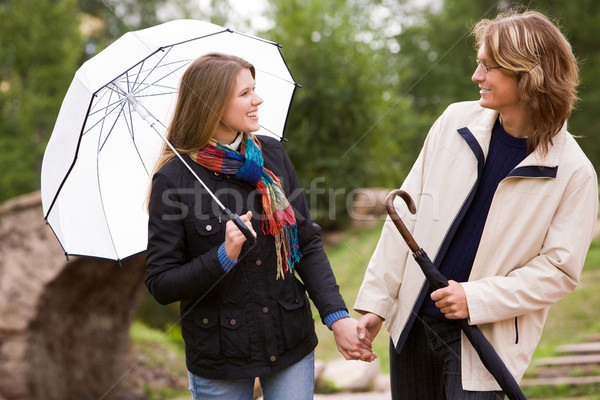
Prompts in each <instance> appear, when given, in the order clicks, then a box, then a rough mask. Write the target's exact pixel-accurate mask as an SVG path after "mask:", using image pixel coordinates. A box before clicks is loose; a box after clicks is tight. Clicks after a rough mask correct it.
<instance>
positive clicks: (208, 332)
mask: <svg viewBox="0 0 600 400" xmlns="http://www.w3.org/2000/svg"><path fill="white" fill-rule="evenodd" d="M183 322H184V323H182V331H183V332H182V333H184V334H187V335H189V336H190V337H193V343H192V345H191V349H192V350H193V352H194V353H195V354H196V355H197V356H198V357H199V358H200V359H202V358H217V357H218V356H219V353H220V350H221V348H220V342H219V319H218V313H217V312H214V311H209V312H203V311H200V312H198V313H196V314H195V315H194V317H193V324H190V325H189V328H187V327H186V325H188V324H185V320H183ZM188 329H193V332H189V331H188V332H186V331H187V330H188ZM186 347H187V346H186Z"/></svg>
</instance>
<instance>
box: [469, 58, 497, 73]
mask: <svg viewBox="0 0 600 400" xmlns="http://www.w3.org/2000/svg"><path fill="white" fill-rule="evenodd" d="M475 62H476V63H477V68H479V67H480V66H481V67H483V69H485V73H486V74H487V73H488V72H490V70H491V69H499V68H504V67H500V66H498V67H488V66H487V65H485V64H484V63H482V62H481V61H479V59H478V58H476V59H475ZM477 68H476V69H477Z"/></svg>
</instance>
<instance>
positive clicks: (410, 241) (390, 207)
mask: <svg viewBox="0 0 600 400" xmlns="http://www.w3.org/2000/svg"><path fill="white" fill-rule="evenodd" d="M396 196H400V197H401V198H402V200H404V202H405V203H406V205H407V206H408V210H409V211H410V212H411V213H412V214H415V213H416V212H417V208H416V207H415V203H414V201H413V199H412V198H411V197H410V195H409V194H408V193H406V192H405V191H404V190H402V189H396V190H392V191H391V192H390V193H389V194H388V196H387V199H386V201H385V208H386V209H387V213H388V214H389V216H390V218H391V219H392V221H393V222H394V225H396V228H398V231H399V232H400V235H402V238H403V239H404V241H405V242H406V244H407V245H408V248H409V249H410V250H411V251H412V252H413V253H415V252H417V251H418V250H419V249H420V247H419V245H418V244H417V242H416V241H415V239H414V238H413V237H412V235H411V234H410V232H409V231H408V228H406V225H404V222H402V219H401V218H400V216H398V213H397V212H396V207H394V198H395V197H396Z"/></svg>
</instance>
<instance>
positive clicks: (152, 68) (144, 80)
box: [131, 46, 173, 92]
mask: <svg viewBox="0 0 600 400" xmlns="http://www.w3.org/2000/svg"><path fill="white" fill-rule="evenodd" d="M172 49H173V46H171V47H169V49H168V50H166V51H165V49H164V48H160V49H158V51H163V52H164V54H163V55H162V57H160V59H158V60H157V61H156V63H155V64H154V65H153V66H152V67H150V70H149V71H148V73H147V74H146V76H144V78H143V79H142V80H141V81H140V83H139V84H138V87H139V86H141V85H142V83H145V82H146V79H148V77H149V76H150V75H151V74H152V72H154V71H155V70H156V68H157V67H158V65H159V64H160V63H161V62H162V60H164V59H165V57H166V56H168V55H169V53H170V52H171V50H172ZM154 54H156V53H154ZM146 61H148V58H147V59H145V60H144V61H143V62H142V63H141V64H140V68H141V66H142V65H144V64H145V63H146ZM140 72H141V70H140ZM148 87H150V85H149V86H148ZM131 92H134V90H133V89H132V90H131Z"/></svg>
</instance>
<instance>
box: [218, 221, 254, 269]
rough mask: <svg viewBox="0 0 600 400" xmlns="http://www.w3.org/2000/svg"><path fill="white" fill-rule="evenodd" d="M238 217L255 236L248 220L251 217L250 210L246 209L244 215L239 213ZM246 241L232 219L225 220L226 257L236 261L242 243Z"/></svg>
mask: <svg viewBox="0 0 600 400" xmlns="http://www.w3.org/2000/svg"><path fill="white" fill-rule="evenodd" d="M240 219H241V220H242V222H244V223H245V224H246V226H247V227H248V229H250V232H252V234H253V235H254V237H256V232H254V229H252V223H251V222H250V221H251V219H252V211H248V212H247V213H246V214H244V215H240ZM245 241H246V237H245V236H244V234H243V233H242V231H240V230H239V229H238V227H237V226H235V224H234V223H233V221H227V223H226V224H225V253H227V257H229V259H231V260H233V261H237V259H238V257H239V255H240V251H242V245H243V244H244V242H245Z"/></svg>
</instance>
